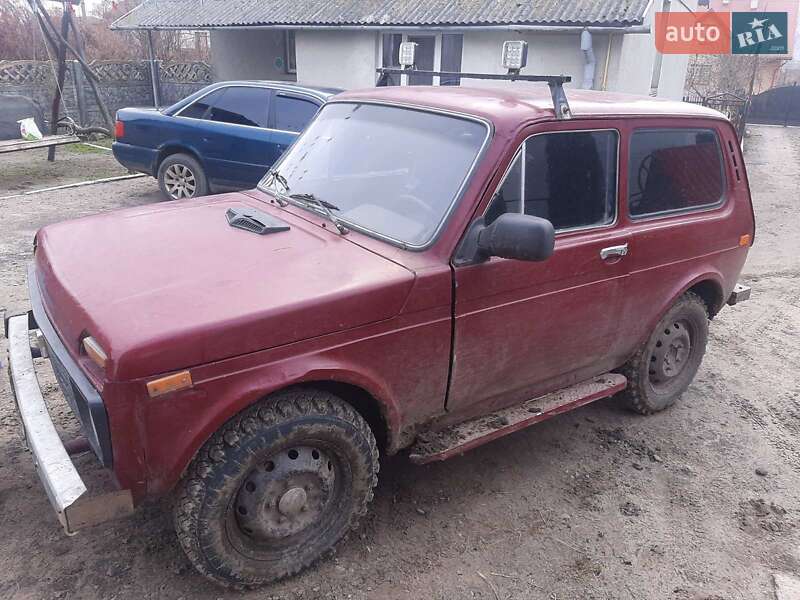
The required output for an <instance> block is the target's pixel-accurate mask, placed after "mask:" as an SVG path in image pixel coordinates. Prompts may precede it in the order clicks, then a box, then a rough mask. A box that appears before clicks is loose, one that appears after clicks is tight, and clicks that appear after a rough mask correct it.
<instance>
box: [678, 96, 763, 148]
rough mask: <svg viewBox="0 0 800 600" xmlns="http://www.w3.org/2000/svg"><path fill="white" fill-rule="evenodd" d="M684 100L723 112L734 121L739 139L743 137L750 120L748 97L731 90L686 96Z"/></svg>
mask: <svg viewBox="0 0 800 600" xmlns="http://www.w3.org/2000/svg"><path fill="white" fill-rule="evenodd" d="M683 101H684V102H691V103H693V104H700V105H702V106H707V107H709V108H713V109H714V110H718V111H719V112H721V113H723V114H724V115H725V116H726V117H728V119H730V121H731V123H733V126H734V127H735V128H736V134H737V135H738V136H739V139H742V136H743V135H744V127H745V124H746V121H749V118H748V114H749V112H748V106H749V102H748V101H747V98H746V97H744V96H738V95H737V94H731V93H730V92H723V93H721V94H713V95H711V96H699V95H697V96H686V97H684V99H683Z"/></svg>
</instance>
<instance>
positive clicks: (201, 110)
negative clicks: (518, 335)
mask: <svg viewBox="0 0 800 600" xmlns="http://www.w3.org/2000/svg"><path fill="white" fill-rule="evenodd" d="M224 91H225V90H224V89H223V90H215V91H213V92H211V93H210V94H206V95H205V96H203V97H202V98H200V99H199V100H197V101H196V102H193V103H192V104H190V105H189V106H187V107H186V108H184V109H183V110H182V111H180V113H179V116H181V117H189V118H190V119H202V118H203V115H205V114H206V111H207V110H208V109H209V108H210V107H211V105H212V104H214V102H215V101H216V100H218V99H219V98H220V97H222V94H223V92H224Z"/></svg>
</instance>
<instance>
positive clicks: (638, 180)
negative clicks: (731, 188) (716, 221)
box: [628, 129, 724, 217]
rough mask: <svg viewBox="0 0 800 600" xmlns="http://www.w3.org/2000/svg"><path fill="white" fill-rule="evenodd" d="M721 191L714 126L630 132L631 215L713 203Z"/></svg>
mask: <svg viewBox="0 0 800 600" xmlns="http://www.w3.org/2000/svg"><path fill="white" fill-rule="evenodd" d="M723 191H724V174H723V170H722V155H721V153H720V147H719V142H718V139H717V134H716V132H715V131H714V130H713V129H649V130H637V131H635V132H634V134H633V136H632V137H631V144H630V168H629V175H628V210H629V211H630V214H631V216H633V217H644V216H647V215H655V214H659V213H669V212H673V211H685V210H692V209H699V208H703V207H708V206H713V205H715V204H718V203H719V202H720V201H721V200H722V196H723Z"/></svg>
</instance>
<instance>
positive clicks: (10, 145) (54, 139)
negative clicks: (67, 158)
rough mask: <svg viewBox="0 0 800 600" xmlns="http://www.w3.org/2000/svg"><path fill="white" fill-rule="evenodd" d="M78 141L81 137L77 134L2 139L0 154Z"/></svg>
mask: <svg viewBox="0 0 800 600" xmlns="http://www.w3.org/2000/svg"><path fill="white" fill-rule="evenodd" d="M80 141H81V139H80V138H79V137H78V136H77V135H47V136H45V137H43V138H42V139H41V140H3V141H0V154H5V153H6V152H19V151H20V150H35V149H36V148H50V147H52V146H63V145H64V144H75V143H77V142H80Z"/></svg>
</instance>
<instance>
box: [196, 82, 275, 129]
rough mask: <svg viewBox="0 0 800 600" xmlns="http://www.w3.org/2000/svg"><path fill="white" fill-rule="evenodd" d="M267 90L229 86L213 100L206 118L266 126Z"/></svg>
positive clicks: (236, 123)
mask: <svg viewBox="0 0 800 600" xmlns="http://www.w3.org/2000/svg"><path fill="white" fill-rule="evenodd" d="M268 106H269V90H267V89H264V88H257V87H229V88H227V89H226V90H225V93H224V94H223V95H222V98H220V99H219V100H217V101H216V102H214V106H212V107H211V112H210V113H209V115H208V119H210V120H211V121H218V122H220V123H233V124H235V125H249V126H250V127H266V126H267V114H268V113H267V109H268Z"/></svg>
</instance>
